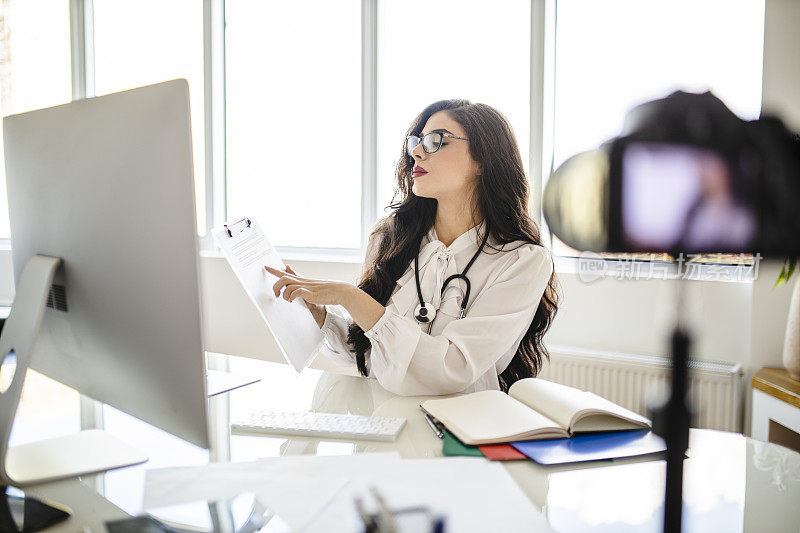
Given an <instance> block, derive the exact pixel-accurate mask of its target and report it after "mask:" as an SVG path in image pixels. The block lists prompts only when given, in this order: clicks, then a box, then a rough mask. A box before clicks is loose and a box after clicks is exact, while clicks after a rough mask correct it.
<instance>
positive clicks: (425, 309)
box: [414, 302, 436, 324]
mask: <svg viewBox="0 0 800 533" xmlns="http://www.w3.org/2000/svg"><path fill="white" fill-rule="evenodd" d="M434 317H436V309H434V307H433V304H430V303H427V302H425V303H423V304H417V307H416V309H414V318H416V319H417V322H420V323H423V324H425V323H428V322H430V321H431V320H433V319H434Z"/></svg>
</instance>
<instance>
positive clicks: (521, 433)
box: [420, 378, 650, 445]
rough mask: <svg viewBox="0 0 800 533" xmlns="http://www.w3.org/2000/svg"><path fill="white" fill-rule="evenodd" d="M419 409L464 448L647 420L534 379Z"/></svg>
mask: <svg viewBox="0 0 800 533" xmlns="http://www.w3.org/2000/svg"><path fill="white" fill-rule="evenodd" d="M420 407H422V409H423V410H424V411H425V412H427V413H428V414H430V415H431V416H433V417H434V418H436V419H438V420H439V421H440V422H441V423H442V424H444V425H445V427H447V429H449V430H450V431H451V432H452V433H453V434H454V435H455V436H456V437H458V439H459V440H461V442H463V443H464V444H469V445H481V444H497V443H503V442H513V441H521V440H536V439H559V438H564V437H570V436H571V435H572V434H573V433H577V432H590V431H615V430H625V429H641V428H649V427H650V421H649V420H648V419H647V418H645V417H643V416H641V415H639V414H637V413H634V412H633V411H629V410H628V409H625V408H624V407H621V406H619V405H617V404H615V403H614V402H610V401H608V400H606V399H605V398H602V397H600V396H597V395H596V394H593V393H591V392H586V391H582V390H580V389H576V388H574V387H568V386H566V385H560V384H558V383H553V382H552V381H546V380H544V379H540V378H525V379H521V380H519V381H517V382H516V383H514V384H513V385H512V386H511V388H510V389H509V390H508V394H505V393H503V392H500V391H480V392H473V393H471V394H465V395H463V396H455V397H453V398H445V399H435V400H427V401H425V402H423V403H422V404H421V405H420Z"/></svg>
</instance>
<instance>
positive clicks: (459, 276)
mask: <svg viewBox="0 0 800 533" xmlns="http://www.w3.org/2000/svg"><path fill="white" fill-rule="evenodd" d="M488 238H489V228H488V227H487V228H486V233H485V235H484V236H483V241H482V242H481V245H480V246H479V247H478V251H477V252H475V254H474V255H473V256H472V259H470V260H469V263H467V266H466V268H464V271H463V272H461V274H453V275H452V276H450V277H449V278H447V279H446V280H445V282H444V284H443V285H442V292H441V296H442V297H444V291H445V290H446V289H447V285H448V284H449V283H450V282H451V281H453V280H455V279H463V280H464V282H465V283H466V284H467V288H466V290H465V291H464V299H463V300H462V301H461V311H460V312H459V313H458V318H459V319H460V318H463V317H464V314H465V313H466V309H467V304H468V302H469V293H470V290H471V289H472V285H471V283H470V282H469V278H468V277H467V271H468V270H469V269H470V267H471V266H472V264H473V263H474V262H475V260H476V259H477V258H478V256H479V255H480V254H481V252H482V251H483V247H484V246H485V245H486V241H487V240H488ZM419 248H420V249H421V248H422V241H421V240H420V246H419ZM414 279H415V281H416V283H417V296H418V297H419V304H420V306H422V307H425V306H427V305H429V304H427V303H426V302H425V301H424V300H423V298H422V287H421V286H420V283H419V252H417V254H416V255H415V256H414ZM414 318H415V319H416V320H417V322H419V323H420V324H424V323H425V322H424V321H423V320H420V319H419V317H418V316H415V317H414ZM434 320H436V315H434V317H433V320H430V321H429V323H428V333H430V332H431V328H432V327H433V321H434Z"/></svg>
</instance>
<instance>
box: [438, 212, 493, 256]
mask: <svg viewBox="0 0 800 533" xmlns="http://www.w3.org/2000/svg"><path fill="white" fill-rule="evenodd" d="M435 226H436V225H435V224H432V225H431V229H429V230H428V233H427V234H426V238H427V242H429V243H430V242H434V241H437V242H441V241H439V237H438V236H437V235H436V227H435ZM485 228H486V219H484V220H482V221H481V223H480V224H478V225H477V226H473V227H472V228H470V229H468V230H467V231H465V232H464V233H462V234H461V235H459V236H458V237H457V238H456V240H454V241H453V242H451V243H450V246H446V247H445V250H448V251H450V252H451V253H457V252H460V251H461V250H463V249H464V248H469V247H476V248H477V247H478V246H480V241H479V235H483V231H484V229H485Z"/></svg>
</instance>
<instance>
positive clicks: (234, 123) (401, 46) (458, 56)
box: [0, 0, 764, 260]
mask: <svg viewBox="0 0 800 533" xmlns="http://www.w3.org/2000/svg"><path fill="white" fill-rule="evenodd" d="M92 5H93V20H92V21H91V22H92V23H91V24H89V25H88V27H87V28H86V31H87V37H91V38H88V39H86V41H87V43H88V45H87V50H86V53H87V55H88V56H89V57H90V58H93V65H94V68H90V69H88V71H87V73H86V76H87V79H86V80H84V81H87V82H88V83H87V85H88V86H89V87H94V88H95V93H96V94H104V93H108V92H113V91H118V90H124V89H128V88H132V87H137V86H141V85H145V84H149V83H156V82H160V81H164V80H167V79H172V78H177V77H183V78H186V79H188V80H189V86H190V91H191V94H190V97H191V104H192V126H193V136H194V155H195V185H196V192H197V216H198V230H199V233H200V234H201V235H202V234H204V233H205V230H206V229H207V227H208V224H209V222H208V221H209V220H216V221H219V220H221V219H223V218H224V219H228V220H231V219H234V218H236V217H237V216H242V215H253V216H255V217H257V218H258V219H259V220H260V221H261V223H262V225H263V226H264V227H265V229H266V230H267V232H268V234H269V235H270V238H271V240H272V243H273V244H274V245H276V246H278V247H282V248H285V247H298V248H303V249H308V248H311V249H318V251H319V252H322V253H325V252H330V251H332V250H349V251H350V252H353V251H354V250H357V249H360V248H361V247H362V246H363V245H364V244H365V243H364V242H362V235H363V234H364V232H365V230H367V229H369V228H365V227H363V226H364V225H366V224H369V223H370V222H374V220H372V219H373V218H374V217H380V216H383V215H385V214H386V212H387V209H386V208H387V206H388V205H389V204H390V203H391V202H392V201H393V200H396V199H395V198H393V194H394V190H395V183H394V169H395V164H396V161H397V158H398V157H400V155H401V153H402V152H401V150H402V144H403V136H404V134H405V131H406V129H407V127H408V125H409V124H410V123H411V121H412V119H413V118H414V117H415V116H416V115H417V114H418V113H419V112H420V111H421V110H422V109H423V108H424V107H425V106H426V105H428V104H430V103H432V102H433V101H436V100H439V99H444V98H465V99H469V100H472V101H474V102H484V103H487V104H489V105H492V106H493V107H496V108H497V109H499V110H500V111H501V112H502V113H503V114H505V115H506V116H507V117H508V119H509V120H510V122H511V124H512V126H513V128H514V131H515V133H516V136H517V141H518V143H519V146H520V150H521V152H522V157H523V161H524V163H525V165H526V171H529V172H530V170H531V169H529V168H528V165H529V163H530V160H529V157H530V151H531V150H532V149H533V150H534V153H536V152H538V151H539V150H543V156H542V159H543V160H544V161H545V162H546V163H547V164H545V165H544V166H545V168H547V167H549V162H550V160H551V159H552V162H553V164H554V165H555V166H556V167H557V166H558V165H560V164H561V163H562V162H563V161H564V160H565V159H566V158H567V157H569V156H570V155H572V154H574V153H576V152H580V151H583V150H586V149H590V148H593V147H596V146H598V145H599V144H600V143H601V142H602V141H604V140H606V139H607V138H609V137H611V136H613V135H615V134H617V133H618V132H619V130H620V128H621V126H622V122H623V118H624V115H625V113H626V112H627V111H628V110H629V109H630V108H631V107H633V106H635V105H637V104H639V103H641V102H643V101H646V100H649V99H653V98H658V97H663V96H665V95H666V94H668V93H669V92H671V91H673V90H676V89H679V88H682V89H686V90H691V91H701V90H705V89H711V90H713V91H714V92H715V93H716V94H717V95H718V96H719V97H720V98H722V99H723V100H724V101H725V102H726V103H727V104H728V105H729V107H730V108H731V109H732V110H733V111H734V112H736V113H738V114H739V115H740V116H742V117H743V118H756V117H757V116H758V114H759V108H760V99H761V69H762V53H763V31H764V27H763V21H764V0H702V1H700V0H607V1H604V2H597V1H596V0H559V1H558V2H555V1H552V2H549V3H548V7H547V9H546V10H539V9H538V8H539V7H541V4H535V3H532V2H521V1H518V0H498V2H495V3H492V4H488V3H486V2H484V1H481V0H440V1H438V2H423V1H422V0H408V1H405V2H396V1H393V0H367V1H364V0H362V1H357V0H342V1H340V2H330V1H326V0H302V1H301V2H278V1H276V0H225V1H224V2H216V1H215V2H211V3H210V4H207V3H202V2H196V1H194V0H174V1H172V2H166V3H165V2H158V1H156V0H141V1H138V2H132V1H127V2H123V1H119V0H93V2H92ZM209 5H210V6H211V9H209ZM532 5H535V6H537V11H536V17H532V12H531V6H532ZM69 6H70V1H69V0H36V1H33V0H31V1H23V0H0V14H1V15H2V21H0V23H1V24H2V28H5V29H6V31H4V32H0V105H2V110H3V113H5V114H8V113H14V112H20V111H24V110H27V109H32V108H38V107H46V106H49V105H54V104H58V103H62V102H66V101H69V99H70V97H71V75H70V72H71V67H70V38H69V37H70V24H69V23H70V21H69ZM222 6H224V8H225V13H224V16H217V15H218V14H219V13H221V9H222ZM204 7H205V9H204ZM551 8H553V9H552V11H551ZM217 9H219V10H220V11H219V12H218V11H215V10H217ZM545 11H546V13H547V15H546V17H547V21H548V23H549V25H548V26H547V29H546V31H545V36H546V38H549V35H550V34H551V33H552V35H553V41H554V42H553V45H554V47H553V50H554V54H553V61H552V62H548V63H547V64H546V65H545V67H544V72H545V78H549V79H551V80H553V81H554V82H553V83H552V94H549V93H548V95H547V96H548V97H552V101H553V105H552V106H551V105H549V104H548V100H547V99H545V100H544V102H545V107H546V109H545V110H544V118H542V119H538V118H534V119H532V118H531V117H532V116H534V115H536V116H538V115H537V114H536V113H534V114H532V113H531V95H532V94H538V91H539V89H540V86H539V85H537V84H540V83H541V84H543V86H544V87H545V91H549V89H550V83H545V82H544V81H542V80H541V79H539V73H538V72H536V73H534V74H535V75H534V76H531V74H532V70H531V68H532V67H531V66H532V65H535V66H536V68H537V69H538V68H540V66H541V60H542V59H543V58H544V59H545V60H546V59H547V58H545V57H544V54H545V53H546V52H545V51H546V50H548V49H549V48H548V47H544V50H545V51H543V49H542V47H540V46H539V44H540V41H539V34H537V35H536V40H535V42H533V41H532V34H531V29H532V28H534V27H535V28H541V27H542V25H541V24H539V21H540V19H539V18H538V17H539V16H540V15H541V14H542V13H544V12H545ZM212 13H213V14H212ZM423 15H424V16H423ZM551 15H552V16H551ZM204 16H211V18H210V19H209V20H204ZM534 18H536V20H533V19H534ZM204 28H211V34H213V36H214V38H213V39H212V37H210V36H209V35H208V34H206V35H204ZM223 35H224V41H223V39H222V38H221V36H223ZM216 36H220V39H219V42H217V41H215V40H214V39H216ZM372 43H375V45H376V48H375V50H373V49H372V48H368V47H371V46H373V44H372ZM72 46H75V44H74V42H73V44H72ZM223 47H224V54H223V53H222V51H223ZM531 50H535V51H536V53H537V56H536V57H532V56H531ZM373 53H374V54H375V55H372V54H373ZM214 54H218V56H217V55H214ZM212 56H213V59H212V60H211V61H210V64H213V65H214V72H213V73H210V74H213V79H214V83H213V84H212V85H213V86H212V87H211V88H208V89H205V88H204V83H205V82H206V81H207V80H208V79H210V78H211V77H212V76H210V75H204V58H206V59H207V58H209V57H212ZM373 58H375V59H374V63H373V62H372V61H373ZM217 61H218V63H217ZM218 64H219V65H222V66H224V69H221V70H218V69H217V65H218ZM551 76H552V77H551ZM223 78H224V83H221V81H222V80H223ZM79 81H80V80H79ZM532 84H534V85H532ZM223 88H224V90H223ZM363 91H367V92H366V93H363ZM208 94H210V95H211V98H212V100H213V106H211V107H213V108H214V109H215V112H216V110H224V112H223V114H224V117H222V118H224V121H219V122H216V121H215V122H214V124H213V128H214V139H215V140H214V145H215V147H218V148H219V150H220V151H223V148H224V158H225V161H224V163H225V164H224V165H219V166H217V165H215V170H214V175H213V176H211V181H212V182H213V183H214V184H215V185H214V186H213V187H210V188H209V185H210V184H209V182H208V180H207V179H206V174H205V168H204V167H205V160H206V158H205V157H204V156H205V151H206V149H208V147H207V143H206V142H205V139H204V137H205V133H206V132H205V120H204V117H205V114H206V112H208V109H206V106H205V105H204V99H205V97H206V96H207V95H208ZM373 100H374V101H375V102H377V104H376V106H375V108H374V109H375V111H373V108H372V107H370V106H369V105H366V104H362V102H371V101H373ZM215 119H216V115H215ZM532 120H541V122H537V123H536V124H533V123H532ZM373 124H375V128H374V129H373V126H372V125H373ZM209 125H210V126H212V124H211V122H209ZM534 128H535V129H536V130H538V129H539V128H542V129H543V130H544V132H545V137H546V138H545V139H544V143H543V146H537V147H532V146H531V139H532V136H531V132H532V131H534ZM364 132H366V134H367V135H368V137H365V138H362V135H363V134H364ZM217 134H219V139H222V138H224V141H225V142H224V147H223V146H222V144H221V143H218V142H217V138H218V137H217ZM210 144H211V143H208V145H209V146H210ZM551 148H552V149H551ZM365 151H366V152H369V153H365ZM373 151H374V153H372V152H373ZM214 155H215V156H218V155H219V154H216V153H215V154H214ZM537 157H538V156H537ZM215 160H216V159H215ZM370 165H374V166H375V168H376V172H375V173H374V174H375V175H372V174H373V173H372V172H371V171H367V174H368V175H366V176H362V172H363V170H362V169H363V168H368V167H369V166H370ZM0 180H2V169H0ZM535 182H536V180H532V183H535ZM363 184H366V186H365V185H363ZM537 187H538V185H537ZM373 193H374V197H375V200H376V204H377V205H373V204H372V199H371V198H372V195H373ZM531 193H532V194H533V195H534V197H533V198H532V199H531V200H532V203H533V202H538V201H540V197H541V190H539V189H538V188H532V190H531ZM4 194H5V188H4V187H0V205H5V204H4V203H3V202H4V200H3V197H2V196H4ZM206 195H209V200H214V201H210V202H206ZM220 196H225V198H220ZM362 197H364V198H367V199H368V200H367V201H366V202H362ZM207 205H213V206H214V207H213V209H214V212H213V213H206V206H207ZM373 209H374V211H373ZM220 211H224V212H220ZM8 234H9V229H8V219H7V212H6V211H5V209H3V208H0V238H4V237H8ZM552 240H553V242H552V248H553V250H554V252H555V253H556V254H561V255H570V254H574V252H575V251H574V250H571V249H569V248H568V247H566V246H565V245H563V243H560V242H559V241H558V239H556V238H553V239H552ZM206 242H207V241H206ZM666 259H669V258H668V257H667V258H666ZM718 259H720V258H719V257H717V258H714V260H718Z"/></svg>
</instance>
